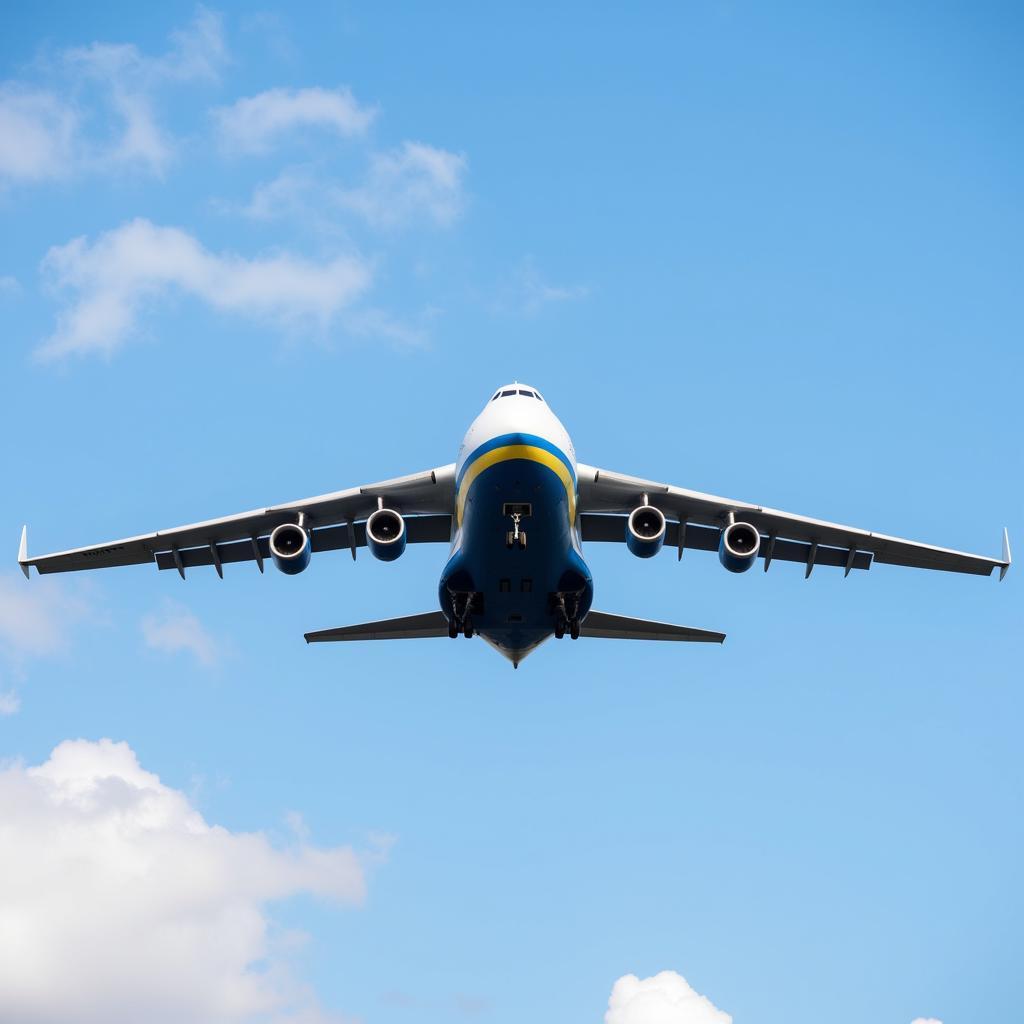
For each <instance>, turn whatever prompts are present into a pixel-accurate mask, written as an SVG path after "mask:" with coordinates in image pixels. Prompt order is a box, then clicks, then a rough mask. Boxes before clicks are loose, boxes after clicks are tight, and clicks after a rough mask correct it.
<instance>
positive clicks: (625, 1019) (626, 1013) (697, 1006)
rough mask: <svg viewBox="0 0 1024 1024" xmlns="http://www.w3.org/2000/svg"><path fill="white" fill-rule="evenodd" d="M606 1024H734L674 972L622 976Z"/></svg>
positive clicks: (609, 1002) (614, 991)
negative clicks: (648, 975) (648, 976)
mask: <svg viewBox="0 0 1024 1024" xmlns="http://www.w3.org/2000/svg"><path fill="white" fill-rule="evenodd" d="M604 1020H605V1024H732V1017H731V1016H730V1015H729V1014H727V1013H725V1012H724V1011H723V1010H719V1009H718V1008H717V1007H716V1006H715V1005H714V1004H713V1003H712V1002H711V1000H710V999H708V998H707V996H702V995H700V994H699V993H698V992H695V991H694V990H693V989H692V988H690V986H689V984H687V981H686V979H685V978H684V977H683V976H682V975H680V974H677V973H676V972H675V971H662V972H661V973H660V974H655V975H654V976H653V977H651V978H644V979H642V980H641V979H640V978H638V977H637V976H636V975H635V974H627V975H625V976H624V977H622V978H619V980H618V981H617V982H615V985H614V986H613V988H612V994H611V996H610V997H609V999H608V1012H607V1013H606V1014H605V1015H604Z"/></svg>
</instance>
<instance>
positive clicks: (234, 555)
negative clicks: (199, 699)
mask: <svg viewBox="0 0 1024 1024" xmlns="http://www.w3.org/2000/svg"><path fill="white" fill-rule="evenodd" d="M381 499H382V500H383V503H384V505H385V506H386V507H388V508H393V509H395V510H396V511H398V512H401V513H402V515H403V516H405V517H406V529H407V531H408V541H409V543H410V544H416V543H430V542H448V541H449V540H450V539H451V522H452V509H453V507H454V504H455V466H454V464H453V465H449V466H441V467H439V468H437V469H428V470H426V471H425V472H423V473H414V474H412V475H411V476H403V477H397V478H396V479H394V480H382V481H381V482H379V483H375V484H368V485H366V486H365V487H353V488H350V489H349V490H347V491H334V492H332V493H331V494H321V495H318V496H317V497H314V498H304V499H302V500H301V501H292V502H289V503H287V504H285V505H272V506H270V507H269V508H260V509H254V510H253V511H251V512H241V513H239V514H238V515H234V516H226V517H225V518H223V519H208V520H206V521H205V522H202V523H192V524H190V525H188V526H178V527H175V528H174V529H171V530H158V531H157V532H156V533H144V534H140V535H139V536H137V537H125V538H123V539H121V540H112V541H107V542H105V543H103V544H92V545H90V546H89V547H84V548H73V549H71V550H70V551H60V552H57V553H56V554H52V555H33V556H29V554H28V540H27V530H23V531H22V535H21V548H20V550H19V552H18V564H19V565H20V566H21V568H22V571H23V572H24V573H25V576H26V577H27V576H28V575H29V569H30V568H31V567H32V566H35V567H36V571H37V572H40V573H51V572H74V571H76V570H79V569H107V568H110V567H111V566H115V565H140V564H144V563H147V562H155V563H156V564H157V567H158V568H160V569H177V570H178V572H179V573H180V575H181V576H182V578H184V576H185V570H186V569H188V568H191V567H193V566H201V565H212V566H214V567H215V568H216V570H217V572H218V574H220V575H223V565H224V564H225V563H227V562H242V561H255V562H257V564H258V565H259V568H260V571H261V572H262V571H263V560H264V559H265V558H269V557H270V543H269V535H270V533H271V531H272V530H273V529H274V528H275V527H276V526H279V525H280V524H281V523H294V522H296V521H297V520H298V517H299V514H300V513H301V514H302V515H303V516H304V517H305V518H304V522H305V525H306V526H307V528H309V529H310V531H311V533H310V539H311V542H312V550H313V551H330V550H337V549H339V548H348V549H349V550H351V552H352V557H353V558H355V556H356V549H357V548H360V547H364V546H365V545H366V518H367V517H368V516H369V515H370V514H371V513H372V512H374V511H375V510H376V509H377V507H378V504H379V500H381Z"/></svg>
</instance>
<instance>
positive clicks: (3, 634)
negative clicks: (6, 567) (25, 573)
mask: <svg viewBox="0 0 1024 1024" xmlns="http://www.w3.org/2000/svg"><path fill="white" fill-rule="evenodd" d="M91 613H92V610H91V608H90V606H89V604H88V602H87V601H85V599H84V598H82V597H81V596H80V595H79V594H77V593H76V592H74V591H73V590H72V589H70V588H69V586H68V585H67V584H65V583H64V581H63V580H55V579H52V578H51V579H38V580H32V581H26V580H25V579H23V578H22V576H21V574H20V573H3V574H0V653H2V654H3V656H4V657H5V658H6V659H7V661H8V662H9V663H13V664H15V665H20V664H22V663H23V662H24V661H26V660H27V659H29V658H41V657H47V656H50V655H54V654H60V653H61V652H63V651H64V650H65V649H66V647H67V644H68V639H69V636H70V633H71V630H72V628H73V627H74V626H75V625H76V624H77V623H79V622H81V621H82V620H83V619H85V618H88V617H89V615H90V614H91Z"/></svg>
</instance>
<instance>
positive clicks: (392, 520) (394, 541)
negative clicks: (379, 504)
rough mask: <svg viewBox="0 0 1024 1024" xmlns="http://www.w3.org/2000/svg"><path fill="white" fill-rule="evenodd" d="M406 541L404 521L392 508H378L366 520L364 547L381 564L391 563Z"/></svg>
mask: <svg viewBox="0 0 1024 1024" xmlns="http://www.w3.org/2000/svg"><path fill="white" fill-rule="evenodd" d="M407 539H408V534H407V533H406V530H405V520H404V519H403V518H402V517H401V516H400V515H399V514H398V513H397V512H396V511H395V510H394V509H392V508H379V509H377V511H376V512H374V513H373V515H372V516H370V518H369V519H367V520H366V546H367V547H368V548H369V549H370V554H371V555H373V557H374V558H379V559H380V560H381V561H382V562H393V561H394V560H395V559H396V558H397V557H398V556H399V555H400V554H401V553H402V552H403V551H404V550H405V542H406V540H407Z"/></svg>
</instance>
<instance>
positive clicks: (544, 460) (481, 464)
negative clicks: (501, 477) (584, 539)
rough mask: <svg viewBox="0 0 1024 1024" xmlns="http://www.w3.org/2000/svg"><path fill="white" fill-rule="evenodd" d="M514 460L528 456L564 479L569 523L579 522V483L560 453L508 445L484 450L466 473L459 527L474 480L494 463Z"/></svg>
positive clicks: (459, 499)
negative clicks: (577, 503)
mask: <svg viewBox="0 0 1024 1024" xmlns="http://www.w3.org/2000/svg"><path fill="white" fill-rule="evenodd" d="M510 459H526V460H527V461H529V462H539V463H540V464H541V465H542V466H546V467H547V468H548V469H550V470H551V472H552V473H554V474H555V475H556V476H557V477H558V479H559V480H561V481H562V484H563V485H564V487H565V494H566V497H567V498H568V499H569V524H570V525H572V524H573V523H575V522H576V484H575V482H574V481H573V478H572V474H571V473H570V472H569V470H568V469H567V468H566V465H565V463H564V462H563V461H562V460H561V459H560V458H559V457H558V456H557V455H552V454H551V452H549V451H545V450H544V449H543V448H537V447H536V446H535V445H532V444H508V445H505V446H504V447H503V448H492V449H491V450H490V451H489V452H484V454H483V455H481V456H480V457H479V458H478V459H477V460H476V461H475V462H473V463H472V464H471V465H470V467H469V469H467V470H466V475H465V476H464V477H463V478H462V483H461V484H460V485H459V494H458V497H457V498H456V501H455V522H456V524H457V525H458V526H461V525H462V513H463V510H464V509H465V507H466V497H467V495H468V494H469V489H470V487H472V486H473V481H474V480H475V479H476V478H477V477H478V476H479V475H480V474H481V473H482V472H483V471H484V470H485V469H490V468H491V466H494V465H497V463H499V462H508V461H509V460H510Z"/></svg>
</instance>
